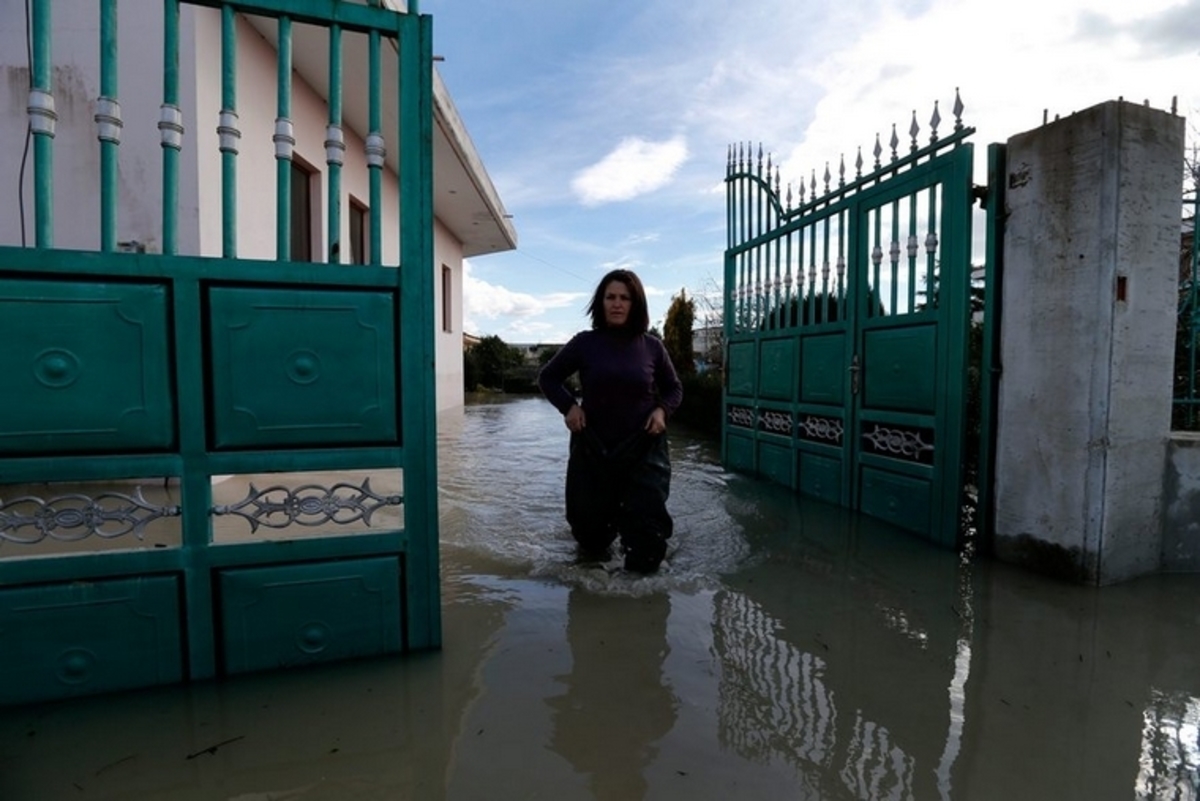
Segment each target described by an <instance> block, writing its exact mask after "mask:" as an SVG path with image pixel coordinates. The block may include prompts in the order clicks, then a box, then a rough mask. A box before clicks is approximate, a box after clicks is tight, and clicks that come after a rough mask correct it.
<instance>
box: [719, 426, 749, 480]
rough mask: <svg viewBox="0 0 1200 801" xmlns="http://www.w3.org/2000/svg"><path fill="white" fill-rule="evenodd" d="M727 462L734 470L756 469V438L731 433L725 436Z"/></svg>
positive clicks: (746, 470) (747, 470)
mask: <svg viewBox="0 0 1200 801" xmlns="http://www.w3.org/2000/svg"><path fill="white" fill-rule="evenodd" d="M725 462H726V464H728V465H729V467H730V468H732V469H733V470H741V471H743V472H752V471H753V470H754V440H753V439H751V438H750V437H739V436H737V435H736V434H729V435H727V436H726V437H725Z"/></svg>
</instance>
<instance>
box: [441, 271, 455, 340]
mask: <svg viewBox="0 0 1200 801" xmlns="http://www.w3.org/2000/svg"><path fill="white" fill-rule="evenodd" d="M453 290H454V275H453V273H452V272H451V271H450V268H449V267H447V266H446V265H444V264H443V265H442V331H444V332H446V333H447V334H451V333H454V317H453V311H454V306H453V303H454V294H453Z"/></svg>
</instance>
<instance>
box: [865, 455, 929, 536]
mask: <svg viewBox="0 0 1200 801" xmlns="http://www.w3.org/2000/svg"><path fill="white" fill-rule="evenodd" d="M861 493H862V494H861V496H860V497H861V502H860V504H859V508H860V509H861V510H862V511H863V512H865V513H866V514H869V515H871V516H872V517H878V518H880V519H882V520H886V521H887V522H889V523H891V524H892V525H894V526H898V527H900V528H904V529H908V530H909V531H916V532H918V533H921V534H928V533H929V530H930V529H929V526H930V521H931V512H932V510H931V505H932V503H933V487H932V484H931V482H930V481H928V480H926V479H923V478H917V477H915V476H905V475H900V474H898V473H891V472H888V471H886V470H876V469H875V468H872V467H863V468H862V490H861Z"/></svg>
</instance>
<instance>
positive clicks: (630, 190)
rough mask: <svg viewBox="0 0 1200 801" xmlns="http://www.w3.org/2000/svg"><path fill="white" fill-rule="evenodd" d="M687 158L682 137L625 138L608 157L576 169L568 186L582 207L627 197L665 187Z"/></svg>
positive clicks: (627, 198)
mask: <svg viewBox="0 0 1200 801" xmlns="http://www.w3.org/2000/svg"><path fill="white" fill-rule="evenodd" d="M687 157H688V147H687V140H685V139H684V138H683V137H682V136H676V137H674V138H672V139H668V140H666V141H665V142H648V141H646V140H645V139H642V138H641V137H637V136H631V137H626V138H625V139H622V140H621V142H620V144H618V145H617V147H616V149H615V150H613V151H612V152H611V153H609V154H608V155H607V156H605V157H604V158H602V159H601V160H600V161H598V162H597V163H595V164H593V165H592V166H590V167H588V168H586V169H584V170H581V171H580V172H578V173H577V174H576V175H575V178H574V179H573V180H572V181H571V189H572V190H574V192H575V195H576V197H578V198H579V200H580V202H581V203H583V205H585V206H597V205H600V204H601V203H611V202H613V201H618V200H630V199H632V198H635V197H637V196H638V195H644V194H646V193H647V192H653V191H654V190H655V189H658V188H660V187H662V186H665V185H666V184H667V183H668V182H669V181H670V180H671V178H672V177H673V176H674V175H675V171H676V170H678V169H679V167H680V166H681V165H682V164H683V163H684V162H685V161H686V160H687Z"/></svg>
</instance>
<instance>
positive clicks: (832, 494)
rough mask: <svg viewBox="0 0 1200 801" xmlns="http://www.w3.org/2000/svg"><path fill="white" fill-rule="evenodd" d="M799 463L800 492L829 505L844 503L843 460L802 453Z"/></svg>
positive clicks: (799, 455) (799, 456)
mask: <svg viewBox="0 0 1200 801" xmlns="http://www.w3.org/2000/svg"><path fill="white" fill-rule="evenodd" d="M797 461H798V463H799V464H798V467H797V470H798V472H799V481H798V485H799V489H800V492H802V493H803V494H805V495H811V496H813V497H814V498H820V499H821V500H823V501H828V502H829V503H839V504H840V503H841V502H842V460H841V459H838V458H836V457H832V456H822V455H820V454H816V453H809V452H807V451H800V453H799V454H798V459H797Z"/></svg>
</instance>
